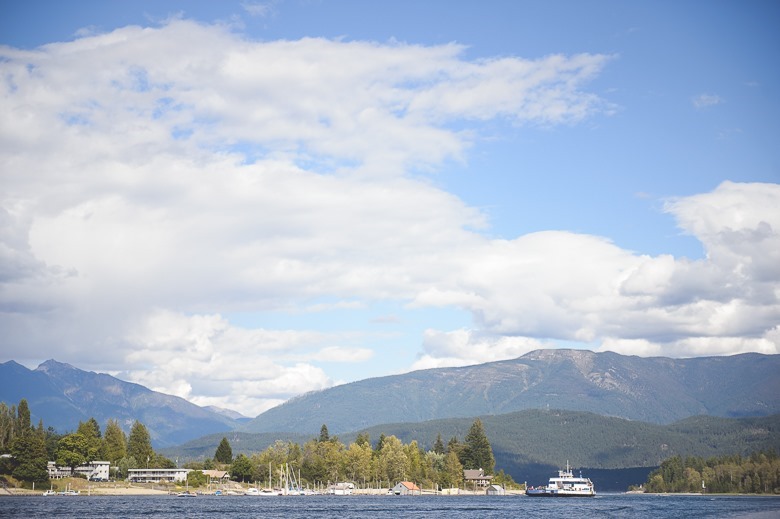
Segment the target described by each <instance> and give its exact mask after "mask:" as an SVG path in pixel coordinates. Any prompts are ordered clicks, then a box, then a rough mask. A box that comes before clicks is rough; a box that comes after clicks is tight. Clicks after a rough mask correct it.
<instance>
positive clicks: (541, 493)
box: [525, 490, 596, 497]
mask: <svg viewBox="0 0 780 519" xmlns="http://www.w3.org/2000/svg"><path fill="white" fill-rule="evenodd" d="M525 495H527V496H530V497H595V496H596V493H595V492H593V493H590V492H559V491H555V490H526V491H525Z"/></svg>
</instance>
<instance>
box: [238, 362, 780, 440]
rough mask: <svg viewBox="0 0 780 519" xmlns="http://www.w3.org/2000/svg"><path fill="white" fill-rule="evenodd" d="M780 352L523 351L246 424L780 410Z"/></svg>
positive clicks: (279, 410) (324, 399)
mask: <svg viewBox="0 0 780 519" xmlns="http://www.w3.org/2000/svg"><path fill="white" fill-rule="evenodd" d="M778 373H780V355H761V354H757V353H749V354H743V355H734V356H730V357H700V358H691V359H671V358H663V357H657V358H642V357H633V356H625V355H619V354H617V353H611V352H605V353H594V352H591V351H584V350H538V351H534V352H531V353H528V354H527V355H524V356H522V357H520V358H518V359H514V360H507V361H502V362H493V363H488V364H480V365H476V366H467V367H461V368H442V369H430V370H423V371H415V372H411V373H406V374H403V375H395V376H388V377H381V378H373V379H367V380H361V381H359V382H353V383H350V384H344V385H341V386H336V387H333V388H330V389H326V390H323V391H319V392H315V393H309V394H306V395H303V396H300V397H297V398H294V399H292V400H290V401H288V402H286V403H284V404H282V405H280V406H277V407H275V408H273V409H270V410H268V411H266V412H265V413H263V414H261V415H259V416H258V417H257V418H255V419H254V420H252V421H251V422H249V423H248V424H246V425H244V426H242V430H244V431H247V432H282V431H289V432H298V433H311V434H313V433H316V431H318V430H319V428H320V426H321V425H322V424H323V423H327V424H328V427H329V428H330V430H331V431H332V432H335V433H339V432H345V431H354V430H358V429H362V428H366V427H371V426H372V425H376V424H382V423H388V422H420V421H425V420H432V419H437V418H450V417H469V416H480V415H490V414H502V413H509V412H512V411H520V410H523V409H546V408H552V409H568V410H574V411H587V412H592V413H596V414H601V415H608V416H616V417H621V418H628V419H631V420H641V421H646V422H653V423H658V424H665V423H671V422H674V421H676V420H681V419H683V418H687V417H689V416H697V415H713V416H725V417H738V416H764V415H769V414H773V413H778V412H780V377H778V376H777V374H778Z"/></svg>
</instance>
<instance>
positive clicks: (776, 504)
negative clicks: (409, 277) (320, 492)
mask: <svg viewBox="0 0 780 519" xmlns="http://www.w3.org/2000/svg"><path fill="white" fill-rule="evenodd" d="M0 517H24V518H33V517H56V518H58V519H63V518H88V517H99V518H101V519H103V518H109V517H116V518H146V519H148V518H157V517H163V518H177V519H180V518H203V519H214V518H221V517H231V518H233V517H236V518H244V517H246V518H256V517H258V518H259V517H262V518H284V519H290V518H297V517H300V518H310V517H311V518H318V517H338V518H355V519H357V518H361V519H362V518H373V517H377V518H388V519H389V518H393V519H396V518H400V517H424V518H431V517H446V518H480V519H481V518H498V517H501V518H506V517H524V518H525V517H529V518H536V517H540V518H541V517H544V518H548V517H577V518H588V517H599V518H601V517H652V518H657V519H664V518H685V519H692V518H697V517H701V518H704V517H707V518H710V517H733V518H745V519H747V518H751V519H770V518H778V517H780V497H771V496H767V497H762V496H716V495H713V496H672V495H664V496H658V495H642V494H601V495H599V496H596V497H595V498H589V499H588V498H585V499H577V498H572V499H554V498H530V497H525V496H501V497H498V496H419V497H417V496H415V497H411V496H404V497H402V496H299V497H249V496H221V497H220V496H198V497H194V498H181V497H175V496H154V497H151V496H91V497H89V496H78V497H63V496H53V497H43V496H40V497H39V496H28V497H21V496H20V497H0Z"/></svg>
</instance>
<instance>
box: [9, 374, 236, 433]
mask: <svg viewBox="0 0 780 519" xmlns="http://www.w3.org/2000/svg"><path fill="white" fill-rule="evenodd" d="M0 381H2V382H0V401H3V402H6V404H8V405H9V406H10V405H12V404H13V405H15V404H18V403H19V401H20V400H21V399H22V398H26V399H27V403H28V404H29V406H30V412H31V415H32V419H33V423H37V421H38V420H39V419H42V420H43V423H44V426H45V427H54V429H55V430H57V431H59V432H68V431H73V430H75V429H76V428H77V427H78V423H79V421H86V420H88V419H89V418H95V419H96V420H97V421H98V423H99V424H101V426H103V425H104V424H105V423H106V421H107V420H108V419H110V418H113V419H115V420H118V421H119V424H120V426H121V427H122V428H123V429H124V430H125V431H129V430H130V427H131V426H132V424H133V422H134V421H135V420H139V421H140V422H141V423H143V424H144V425H145V426H146V427H147V429H148V430H149V435H150V436H151V438H152V443H153V444H154V445H155V446H156V447H163V446H168V445H175V444H179V443H182V442H185V441H187V440H191V439H193V438H198V437H200V436H203V435H206V434H210V433H213V432H218V431H226V430H230V429H233V428H235V427H236V426H237V425H239V424H240V423H241V420H237V419H236V418H237V417H236V414H237V413H235V412H231V411H227V410H222V409H216V410H214V409H207V408H203V407H199V406H197V405H195V404H192V403H190V402H188V401H187V400H185V399H183V398H179V397H177V396H171V395H166V394H164V393H158V392H156V391H152V390H151V389H148V388H146V387H144V386H142V385H139V384H133V383H130V382H125V381H123V380H120V379H118V378H116V377H112V376H111V375H107V374H104V373H95V372H92V371H84V370H81V369H78V368H75V367H73V366H71V365H69V364H63V363H61V362H56V361H54V360H47V361H46V362H44V363H42V364H41V365H40V366H38V367H37V368H36V369H34V370H30V369H28V368H26V367H24V366H22V365H21V364H18V363H17V362H14V361H8V362H5V363H3V364H0ZM231 413H234V414H231ZM238 417H241V415H238Z"/></svg>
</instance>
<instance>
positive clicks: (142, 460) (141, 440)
mask: <svg viewBox="0 0 780 519" xmlns="http://www.w3.org/2000/svg"><path fill="white" fill-rule="evenodd" d="M127 455H128V456H129V457H131V458H134V459H135V461H136V463H137V464H138V465H139V467H146V465H147V464H148V463H150V462H151V461H152V460H153V459H154V450H153V449H152V440H151V438H150V436H149V430H148V429H147V428H146V426H145V425H144V424H142V423H141V422H139V421H138V420H136V421H135V423H133V427H132V428H131V429H130V437H129V438H128V439H127ZM130 468H134V467H130Z"/></svg>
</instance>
